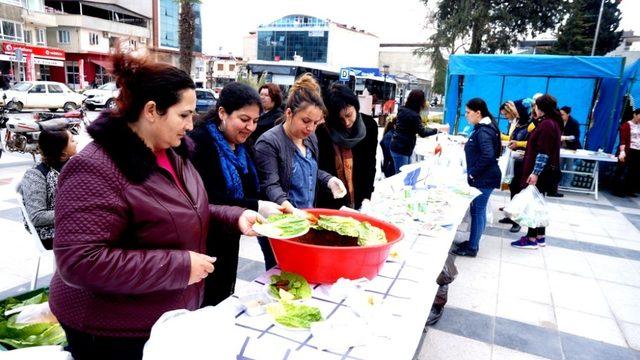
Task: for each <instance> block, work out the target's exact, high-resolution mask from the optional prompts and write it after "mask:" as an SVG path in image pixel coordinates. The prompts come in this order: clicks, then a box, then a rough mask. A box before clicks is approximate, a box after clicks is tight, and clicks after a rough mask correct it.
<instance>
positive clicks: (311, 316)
mask: <svg viewBox="0 0 640 360" xmlns="http://www.w3.org/2000/svg"><path fill="white" fill-rule="evenodd" d="M267 312H268V313H269V314H271V315H272V316H273V317H274V319H275V320H276V322H278V323H279V324H282V325H284V326H288V327H293V328H303V329H309V328H310V327H311V323H312V322H316V321H322V320H323V317H322V313H320V309H318V308H317V307H313V306H307V305H296V304H291V303H288V302H286V301H281V302H279V303H274V304H271V305H270V306H269V307H268V308H267Z"/></svg>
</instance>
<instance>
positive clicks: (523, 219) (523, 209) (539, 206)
mask: <svg viewBox="0 0 640 360" xmlns="http://www.w3.org/2000/svg"><path fill="white" fill-rule="evenodd" d="M504 212H505V214H507V217H509V218H510V219H511V220H513V221H515V222H516V223H518V225H520V226H526V227H529V228H537V227H545V226H547V225H549V213H548V211H547V203H546V201H545V200H544V197H543V196H542V194H540V192H539V191H538V188H536V187H535V186H533V185H529V186H527V187H526V188H525V189H523V190H522V191H521V192H519V193H518V194H517V195H516V196H514V197H513V199H511V202H509V204H507V206H505V208H504Z"/></svg>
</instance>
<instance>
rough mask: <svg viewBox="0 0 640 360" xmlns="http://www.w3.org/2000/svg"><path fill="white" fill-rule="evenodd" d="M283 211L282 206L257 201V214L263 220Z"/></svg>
mask: <svg viewBox="0 0 640 360" xmlns="http://www.w3.org/2000/svg"><path fill="white" fill-rule="evenodd" d="M284 211H285V208H284V206H282V205H278V204H276V203H274V202H271V201H263V200H258V214H260V215H262V216H263V217H264V218H268V217H269V216H271V215H278V214H282V213H283V212H284Z"/></svg>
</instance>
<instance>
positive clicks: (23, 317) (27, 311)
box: [5, 301, 58, 324]
mask: <svg viewBox="0 0 640 360" xmlns="http://www.w3.org/2000/svg"><path fill="white" fill-rule="evenodd" d="M12 314H18V316H17V317H16V323H18V324H39V323H51V324H56V323H58V319H56V317H55V316H54V315H53V313H52V312H51V309H49V302H48V301H47V302H43V303H41V304H32V305H25V306H20V307H17V308H14V309H11V310H9V311H6V312H5V316H8V315H12Z"/></svg>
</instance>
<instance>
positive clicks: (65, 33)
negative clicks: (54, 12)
mask: <svg viewBox="0 0 640 360" xmlns="http://www.w3.org/2000/svg"><path fill="white" fill-rule="evenodd" d="M70 42H71V36H70V35H69V30H58V43H59V44H69V43H70Z"/></svg>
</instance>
